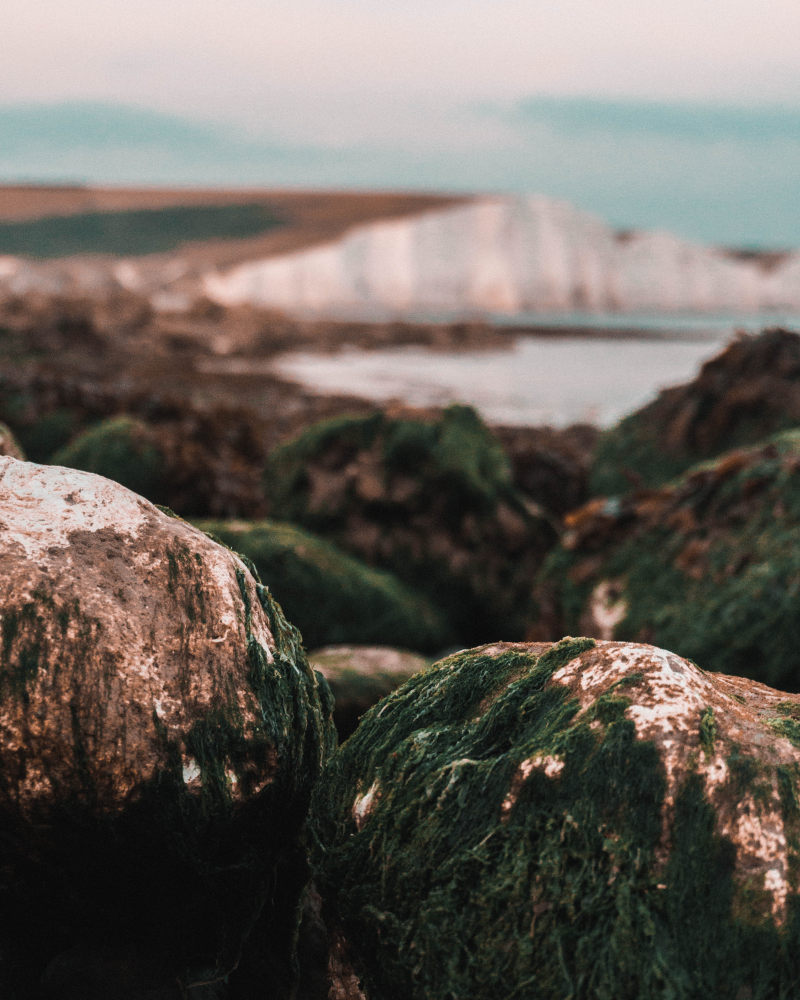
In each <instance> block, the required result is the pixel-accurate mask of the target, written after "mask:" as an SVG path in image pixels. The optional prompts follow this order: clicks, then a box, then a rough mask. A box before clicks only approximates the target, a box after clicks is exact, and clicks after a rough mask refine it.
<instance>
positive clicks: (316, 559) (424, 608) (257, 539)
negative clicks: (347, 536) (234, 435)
mask: <svg viewBox="0 0 800 1000" xmlns="http://www.w3.org/2000/svg"><path fill="white" fill-rule="evenodd" d="M196 523H197V524H198V525H199V526H200V527H201V528H202V529H203V530H204V531H208V532H210V533H211V534H212V535H214V536H215V537H217V538H219V539H221V541H223V542H224V543H225V544H226V545H230V547H231V548H232V549H235V550H236V551H237V552H241V553H243V554H244V555H245V556H247V557H248V558H249V559H251V560H252V561H253V563H254V565H255V567H256V569H257V570H258V573H259V576H260V577H261V579H262V580H263V581H264V583H266V584H268V585H269V587H270V589H271V591H272V593H273V594H274V595H275V597H276V599H277V600H278V601H279V602H280V605H281V607H282V608H283V610H284V612H285V613H286V615H287V617H288V618H289V620H290V621H291V622H292V623H293V624H294V625H295V626H296V627H297V628H298V629H299V630H300V632H301V634H302V636H303V641H304V642H305V644H306V646H307V647H308V648H312V647H314V646H322V645H330V644H337V643H353V644H360V645H368V644H370V643H372V644H374V643H381V644H386V645H393V646H401V647H404V648H406V649H418V650H424V651H430V652H433V651H436V652H438V651H440V650H442V649H444V648H445V647H446V646H447V645H448V643H449V641H450V639H451V636H450V635H449V632H448V628H447V625H446V622H445V621H444V618H443V616H442V615H441V614H440V613H439V612H438V611H437V610H436V609H435V608H434V607H433V605H432V604H431V603H430V602H429V601H427V600H425V599H424V598H423V597H421V596H420V595H418V594H415V593H414V592H413V591H411V590H409V588H407V587H405V586H403V584H402V583H400V581H399V580H398V579H397V578H396V577H395V576H393V575H392V574H391V573H387V572H385V571H381V570H376V569H373V568H372V567H370V566H367V565H365V564H364V563H363V562H361V561H360V560H358V559H355V558H354V557H353V556H350V555H348V554H347V553H346V552H342V551H341V549H339V548H337V546H335V545H333V544H331V543H330V542H328V541H326V540H325V539H323V538H319V537H318V536H316V535H314V534H312V533H311V532H309V531H304V530H303V529H302V528H297V527H295V526H294V525H291V524H286V523H282V522H279V521H266V520H264V521H198V522H196Z"/></svg>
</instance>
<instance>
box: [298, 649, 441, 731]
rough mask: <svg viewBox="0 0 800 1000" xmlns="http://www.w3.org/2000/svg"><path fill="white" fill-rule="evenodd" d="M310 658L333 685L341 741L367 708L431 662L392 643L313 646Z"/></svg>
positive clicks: (353, 728) (334, 714)
mask: <svg viewBox="0 0 800 1000" xmlns="http://www.w3.org/2000/svg"><path fill="white" fill-rule="evenodd" d="M308 659H309V662H310V664H311V666H312V667H313V669H314V670H319V672H320V673H321V674H322V676H323V677H324V678H325V680H326V681H327V682H328V684H329V685H330V688H331V691H332V693H333V702H334V708H333V721H334V723H335V725H336V732H337V733H338V734H339V742H340V743H343V742H344V741H345V740H346V739H347V738H348V736H350V735H352V733H353V732H354V731H355V728H356V726H357V725H358V720H359V719H360V718H361V716H362V715H363V714H364V713H365V712H367V711H368V710H369V709H370V708H372V706H373V705H376V704H377V703H378V702H379V701H380V700H381V698H385V697H386V695H387V694H391V693H392V691H396V690H397V688H399V687H400V685H401V684H405V682H406V681H407V680H408V679H409V678H410V677H413V676H414V674H418V673H419V672H420V670H422V669H423V668H424V667H426V666H427V665H428V663H429V662H430V661H429V660H426V659H425V657H424V656H418V655H417V654H416V653H409V652H407V651H406V650H402V649H392V648H391V647H388V646H326V647H324V648H323V649H315V650H312V651H311V652H310V653H309V654H308Z"/></svg>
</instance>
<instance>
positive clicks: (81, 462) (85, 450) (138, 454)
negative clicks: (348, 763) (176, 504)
mask: <svg viewBox="0 0 800 1000" xmlns="http://www.w3.org/2000/svg"><path fill="white" fill-rule="evenodd" d="M52 462H53V464H55V465H65V466H67V467H68V468H72V469H83V470H84V471H86V472H95V473H97V474H98V475H101V476H106V477H107V478H108V479H113V480H115V482H118V483H121V484H122V485H123V486H126V487H127V488H128V489H130V490H133V492H134V493H139V494H141V495H142V496H145V497H147V498H148V499H150V500H158V499H161V495H162V493H163V489H164V485H163V481H164V474H165V460H164V456H163V454H162V453H161V451H160V450H159V448H158V447H157V446H156V444H155V443H154V437H153V435H152V433H151V432H150V430H149V428H148V427H147V425H146V424H144V423H143V422H142V421H141V420H137V419H136V418H134V417H128V416H122V417H111V418H109V419H107V420H103V421H101V422H100V423H99V424H96V425H95V426H94V427H92V428H90V429H89V430H87V431H84V432H83V433H82V434H81V435H79V436H78V437H77V438H75V440H73V441H72V442H70V444H68V445H67V446H66V447H64V448H61V449H60V450H59V451H57V452H56V453H55V454H54V455H53V456H52Z"/></svg>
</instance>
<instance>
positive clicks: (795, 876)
mask: <svg viewBox="0 0 800 1000" xmlns="http://www.w3.org/2000/svg"><path fill="white" fill-rule="evenodd" d="M798 719H800V697H798V696H797V695H794V696H791V695H785V694H782V693H781V692H779V691H776V690H773V689H772V688H768V687H766V686H764V685H762V684H758V683H756V682H754V681H750V680H746V679H744V678H740V677H730V676H725V675H722V674H711V673H706V672H705V671H703V670H702V669H700V668H699V667H698V666H696V665H695V664H694V663H691V662H690V661H688V660H684V659H681V658H680V657H678V656H675V655H674V654H673V653H671V652H668V651H667V650H664V649H659V648H656V647H654V646H649V645H644V644H627V643H621V642H596V641H594V640H591V639H572V638H567V639H564V640H562V641H561V642H559V643H556V644H551V643H496V644H492V645H489V646H482V647H478V648H476V649H472V650H465V651H462V652H460V653H456V654H454V655H453V656H450V657H448V658H446V659H444V660H442V661H440V662H439V663H438V664H434V665H433V666H432V667H430V668H429V669H428V670H426V671H424V672H423V673H421V674H418V675H417V676H416V677H414V678H413V679H412V680H410V681H409V682H408V683H407V684H405V685H404V686H403V687H402V688H400V689H399V690H398V691H396V692H395V693H394V694H393V695H391V696H390V697H389V698H387V699H386V700H385V701H384V702H383V703H382V704H381V705H380V706H379V707H378V708H377V709H375V710H373V711H372V712H370V713H368V715H367V716H366V717H365V718H364V719H363V720H362V722H361V724H360V726H359V728H358V729H357V730H356V732H355V733H354V735H353V736H352V737H351V739H350V740H348V742H347V743H346V744H345V745H344V746H343V747H342V748H341V749H340V750H339V752H338V754H337V755H336V757H335V758H334V759H333V761H332V763H331V765H330V766H329V767H328V769H327V770H326V775H325V779H324V781H323V782H321V783H320V785H319V786H318V788H317V790H316V792H315V796H314V802H313V805H312V829H313V830H314V833H315V838H314V843H315V844H317V845H320V846H319V848H318V849H317V850H316V852H315V859H314V860H315V864H316V873H315V881H316V885H317V887H318V890H319V892H320V894H321V896H322V899H323V901H324V905H323V908H322V911H323V913H324V915H325V917H326V920H327V922H328V926H329V927H330V928H331V935H330V939H331V963H330V976H331V982H332V984H333V985H336V984H337V979H336V976H337V975H338V966H337V958H338V956H341V955H342V954H346V955H348V956H349V959H350V969H349V970H348V971H349V973H350V975H351V977H352V978H351V981H356V982H360V983H361V988H362V990H363V993H364V995H365V996H367V997H374V998H380V1000H401V998H403V1000H423V998H424V1000H432V998H433V1000H445V998H449V997H456V996H458V997H481V998H482V1000H483V998H485V1000H503V998H506V997H509V996H520V997H522V996H531V997H537V998H542V1000H561V998H563V997H564V996H565V993H566V990H567V989H568V988H570V987H569V985H568V984H573V985H572V991H573V992H572V995H573V996H576V997H585V998H590V997H600V996H605V997H615V998H619V1000H640V998H642V997H649V998H653V1000H666V998H668V997H677V996H683V997H687V998H688V997H696V996H701V995H706V996H715V997H716V996H719V997H723V996H725V997H740V998H741V997H744V996H748V997H761V998H764V1000H766V998H771V997H787V998H788V997H790V996H792V995H793V993H794V990H795V983H796V982H797V976H798V973H799V972H800V960H799V959H798V952H797V949H798V945H799V944H800V928H798V924H797V920H796V913H797V907H798V903H800V853H798V850H799V849H798V845H799V844H800V809H799V808H798V801H800V722H798ZM666 956H668V960H666V958H665V957H666ZM345 995H346V994H345Z"/></svg>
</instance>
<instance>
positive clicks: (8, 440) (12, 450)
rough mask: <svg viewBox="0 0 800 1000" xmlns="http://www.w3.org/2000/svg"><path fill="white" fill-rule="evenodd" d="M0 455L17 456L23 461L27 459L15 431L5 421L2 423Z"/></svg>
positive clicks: (0, 428) (0, 426)
mask: <svg viewBox="0 0 800 1000" xmlns="http://www.w3.org/2000/svg"><path fill="white" fill-rule="evenodd" d="M0 455H5V456H7V457H8V458H17V459H20V460H21V461H24V460H25V454H24V452H23V451H22V448H20V446H19V444H18V442H17V439H16V438H15V437H14V433H13V431H12V430H11V428H10V427H8V426H6V424H4V423H0Z"/></svg>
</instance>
